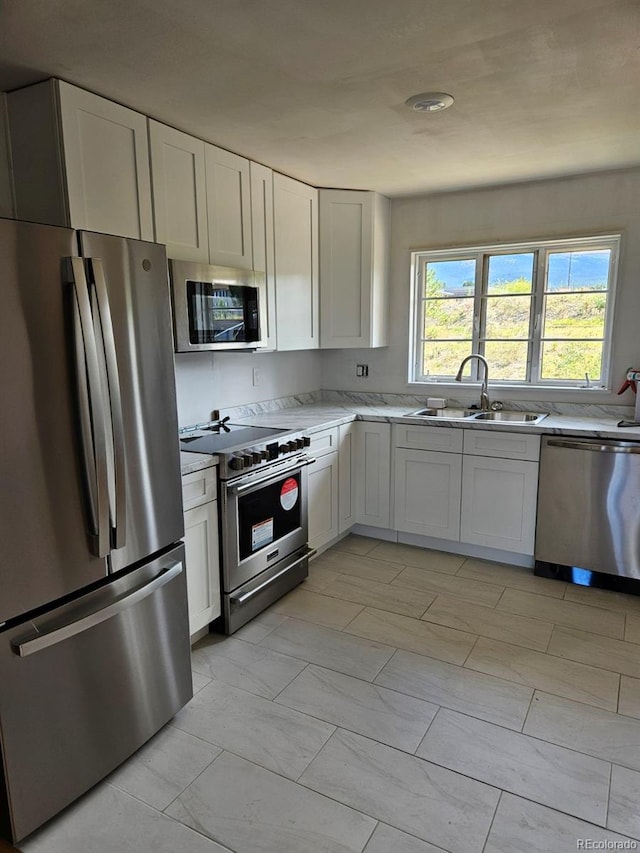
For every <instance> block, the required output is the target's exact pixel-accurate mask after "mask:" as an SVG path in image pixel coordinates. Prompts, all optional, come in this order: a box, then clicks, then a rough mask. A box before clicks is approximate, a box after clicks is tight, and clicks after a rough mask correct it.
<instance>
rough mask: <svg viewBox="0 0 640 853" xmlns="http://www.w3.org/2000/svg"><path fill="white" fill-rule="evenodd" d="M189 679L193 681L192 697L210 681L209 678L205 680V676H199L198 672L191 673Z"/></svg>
mask: <svg viewBox="0 0 640 853" xmlns="http://www.w3.org/2000/svg"><path fill="white" fill-rule="evenodd" d="M191 679H192V681H193V693H194V696H195V694H196V693H197V692H198V690H202V688H203V687H206V686H207V684H208V683H209V682H210V681H211V679H210V678H207V677H206V676H205V675H200V673H199V672H192V673H191Z"/></svg>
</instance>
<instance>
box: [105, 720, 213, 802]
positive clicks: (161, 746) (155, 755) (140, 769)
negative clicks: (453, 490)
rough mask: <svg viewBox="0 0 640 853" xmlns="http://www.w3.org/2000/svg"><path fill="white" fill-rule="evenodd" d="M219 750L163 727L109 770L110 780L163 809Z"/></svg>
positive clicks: (117, 786)
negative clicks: (114, 767)
mask: <svg viewBox="0 0 640 853" xmlns="http://www.w3.org/2000/svg"><path fill="white" fill-rule="evenodd" d="M220 751H221V750H220V749H219V748H218V747H217V746H213V745H212V744H209V743H207V742H206V741H203V740H200V738H196V737H193V736H192V735H190V734H187V733H186V732H182V731H180V729H176V728H173V727H172V726H165V728H164V729H162V731H160V732H159V733H158V734H157V735H156V736H155V737H154V738H152V739H151V740H150V741H149V743H147V744H145V746H143V747H142V748H141V749H139V750H138V752H136V753H135V755H133V756H132V757H131V758H130V759H129V760H128V761H126V762H125V763H124V764H123V765H122V766H121V767H119V768H118V769H117V770H116V771H115V772H114V773H112V774H111V776H109V782H110V783H111V784H112V785H115V786H116V788H120V789H121V790H123V791H126V792H127V793H128V794H131V795H132V796H134V797H137V798H138V799H139V800H142V801H143V802H145V803H148V804H149V805H150V806H153V807H154V808H156V809H160V810H161V811H162V809H164V808H165V807H166V806H168V805H169V803H170V802H171V801H172V800H173V799H175V798H176V797H177V796H178V794H180V793H182V791H184V789H185V788H186V787H187V785H190V784H191V782H193V780H194V779H195V778H196V776H198V775H199V774H200V773H202V771H203V770H204V768H205V767H206V766H207V765H208V764H211V762H212V761H213V759H214V758H215V757H216V756H217V755H219V754H220Z"/></svg>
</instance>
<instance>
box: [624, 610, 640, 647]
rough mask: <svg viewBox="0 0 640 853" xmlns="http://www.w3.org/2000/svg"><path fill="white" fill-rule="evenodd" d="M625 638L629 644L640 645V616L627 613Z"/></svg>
mask: <svg viewBox="0 0 640 853" xmlns="http://www.w3.org/2000/svg"><path fill="white" fill-rule="evenodd" d="M624 638H625V640H626V641H627V642H628V643H640V616H639V615H637V614H635V613H627V617H626V626H625V629H624Z"/></svg>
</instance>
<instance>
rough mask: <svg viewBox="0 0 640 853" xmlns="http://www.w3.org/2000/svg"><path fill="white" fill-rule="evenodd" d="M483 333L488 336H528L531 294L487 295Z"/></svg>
mask: <svg viewBox="0 0 640 853" xmlns="http://www.w3.org/2000/svg"><path fill="white" fill-rule="evenodd" d="M485 306H486V321H485V332H484V334H485V335H486V336H487V337H488V338H525V339H526V338H528V337H529V313H530V311H531V296H529V295H527V296H495V297H493V296H489V297H487V299H486V300H485Z"/></svg>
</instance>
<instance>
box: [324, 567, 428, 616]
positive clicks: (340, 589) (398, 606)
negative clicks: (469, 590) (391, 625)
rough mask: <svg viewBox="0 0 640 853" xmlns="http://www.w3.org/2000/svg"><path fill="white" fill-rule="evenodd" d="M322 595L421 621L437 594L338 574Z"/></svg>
mask: <svg viewBox="0 0 640 853" xmlns="http://www.w3.org/2000/svg"><path fill="white" fill-rule="evenodd" d="M323 594H324V595H330V596H333V597H334V598H341V599H344V600H346V601H355V602H357V603H358V604H365V605H368V606H370V607H378V608H380V610H389V611H390V612H391V613H402V614H404V615H405V616H415V617H416V618H418V619H419V618H420V616H422V614H423V613H424V611H425V610H426V609H427V607H429V605H430V604H431V603H432V602H433V601H434V600H435V596H434V595H429V594H428V593H426V592H419V591H418V590H417V589H406V588H405V587H402V586H396V585H395V584H390V583H379V582H378V581H372V580H367V579H365V578H357V577H354V576H349V575H337V576H336V578H335V579H333V580H332V581H330V582H329V583H328V584H327V585H326V587H325V588H324V589H323Z"/></svg>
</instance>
